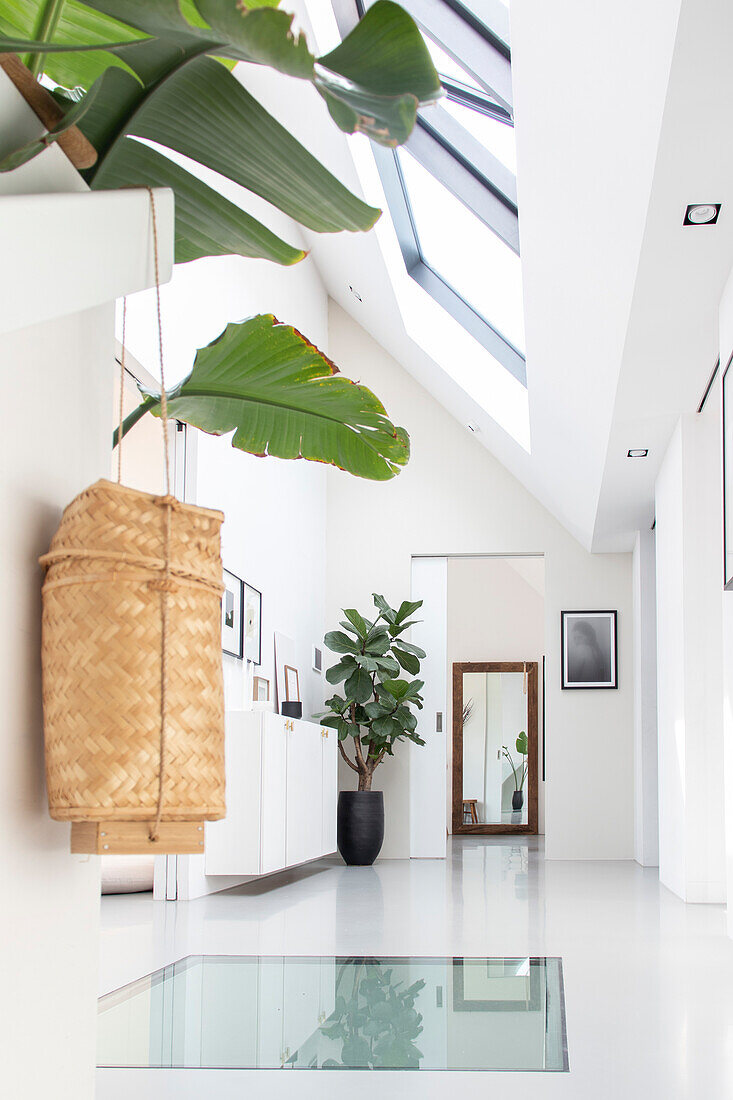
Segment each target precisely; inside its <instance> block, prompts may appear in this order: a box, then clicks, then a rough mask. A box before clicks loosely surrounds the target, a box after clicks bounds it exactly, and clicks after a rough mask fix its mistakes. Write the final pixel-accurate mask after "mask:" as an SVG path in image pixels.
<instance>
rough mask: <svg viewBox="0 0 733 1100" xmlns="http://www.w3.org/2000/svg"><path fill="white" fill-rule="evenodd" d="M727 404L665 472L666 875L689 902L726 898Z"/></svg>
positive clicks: (661, 588)
mask: <svg viewBox="0 0 733 1100" xmlns="http://www.w3.org/2000/svg"><path fill="white" fill-rule="evenodd" d="M720 492H721V488H720V409H719V405H718V403H717V402H716V401H714V400H713V401H708V403H707V404H706V406H705V409H704V411H703V413H702V414H699V415H698V414H686V415H684V416H682V417H681V419H680V422H679V423H678V425H677V428H676V429H675V432H674V435H673V437H672V441H671V443H670V446H669V448H668V450H667V453H666V455H665V458H664V460H663V463H662V467H661V469H660V472H659V476H658V478H657V484H656V491H655V500H656V519H657V524H656V550H657V554H656V557H657V577H656V580H657V708H658V754H659V877H660V880H661V881H662V882H663V883H664V885H665V886H668V887H669V889H670V890H673V891H674V892H675V893H676V894H679V896H680V897H682V898H684V899H685V900H686V901H698V902H706V901H707V902H720V901H724V900H725V897H726V887H725V845H724V813H723V773H722V768H721V761H722V758H723V705H722V701H723V661H722V604H721V595H720V592H721V568H722V566H721V562H722V551H721V508H720Z"/></svg>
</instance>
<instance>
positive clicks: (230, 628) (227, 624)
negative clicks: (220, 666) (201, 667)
mask: <svg viewBox="0 0 733 1100" xmlns="http://www.w3.org/2000/svg"><path fill="white" fill-rule="evenodd" d="M243 600H244V582H243V581H242V580H240V578H239V577H238V576H236V574H234V573H230V571H229V570H228V569H225V570H224V594H223V596H222V598H221V648H222V649H223V650H224V652H225V653H228V654H229V656H230V657H239V659H240V660H241V659H242V657H243V656H244V632H243V630H242V604H243Z"/></svg>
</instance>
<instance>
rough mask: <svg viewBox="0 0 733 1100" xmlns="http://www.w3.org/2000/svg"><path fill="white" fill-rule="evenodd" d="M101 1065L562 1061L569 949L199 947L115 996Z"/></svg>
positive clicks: (463, 1065)
mask: <svg viewBox="0 0 733 1100" xmlns="http://www.w3.org/2000/svg"><path fill="white" fill-rule="evenodd" d="M97 1048H98V1064H99V1065H100V1066H117V1067H123V1066H126V1067H128V1068H135V1069H147V1068H157V1069H174V1068H179V1069H277V1070H281V1069H289V1070H301V1069H306V1070H312V1069H345V1070H364V1069H405V1070H423V1071H425V1070H448V1071H450V1070H484V1071H488V1070H491V1071H494V1070H537V1071H542V1072H549V1073H552V1072H560V1071H566V1070H567V1068H568V1062H567V1044H566V1039H565V1007H564V1003H563V988H562V963H561V961H560V959H545V958H541V959H535V958H529V957H527V956H525V957H524V958H521V959H506V958H501V959H495V958H487V957H484V958H480V959H468V958H466V959H464V958H447V959H446V958H421V957H420V956H410V957H409V958H405V957H404V956H403V957H399V958H395V957H391V956H384V955H380V956H379V957H376V956H374V955H367V956H364V955H350V956H347V957H338V956H334V955H287V956H283V955H264V956H263V955H189V956H187V958H185V959H182V960H181V961H180V962H177V963H173V965H172V966H165V967H163V968H162V969H161V970H156V971H155V972H154V973H153V974H150V975H147V976H146V977H144V978H138V980H137V981H136V982H132V983H131V984H130V985H127V986H123V988H122V989H119V990H116V991H115V992H114V993H107V994H106V995H105V996H104V997H102V998H101V1001H100V1005H99V1029H98V1043H97Z"/></svg>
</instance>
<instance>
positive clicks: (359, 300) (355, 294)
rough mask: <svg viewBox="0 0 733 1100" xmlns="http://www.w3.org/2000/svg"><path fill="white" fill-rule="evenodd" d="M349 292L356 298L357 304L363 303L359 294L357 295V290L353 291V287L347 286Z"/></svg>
mask: <svg viewBox="0 0 733 1100" xmlns="http://www.w3.org/2000/svg"><path fill="white" fill-rule="evenodd" d="M349 290H350V291H351V293H352V294H353V295H354V297H355V298H356V300H357V302H363V301H364V299H363V298H362V296H361V294H359V292H358V290H354V288H353V286H351V285H349Z"/></svg>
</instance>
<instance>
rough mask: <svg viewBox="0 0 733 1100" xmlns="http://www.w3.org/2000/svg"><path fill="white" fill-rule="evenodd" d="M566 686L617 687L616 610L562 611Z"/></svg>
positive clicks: (563, 680)
mask: <svg viewBox="0 0 733 1100" xmlns="http://www.w3.org/2000/svg"><path fill="white" fill-rule="evenodd" d="M560 621H561V631H560V634H561V649H562V686H563V688H617V687H618V640H617V632H616V627H617V623H618V612H616V611H561V612H560Z"/></svg>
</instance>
